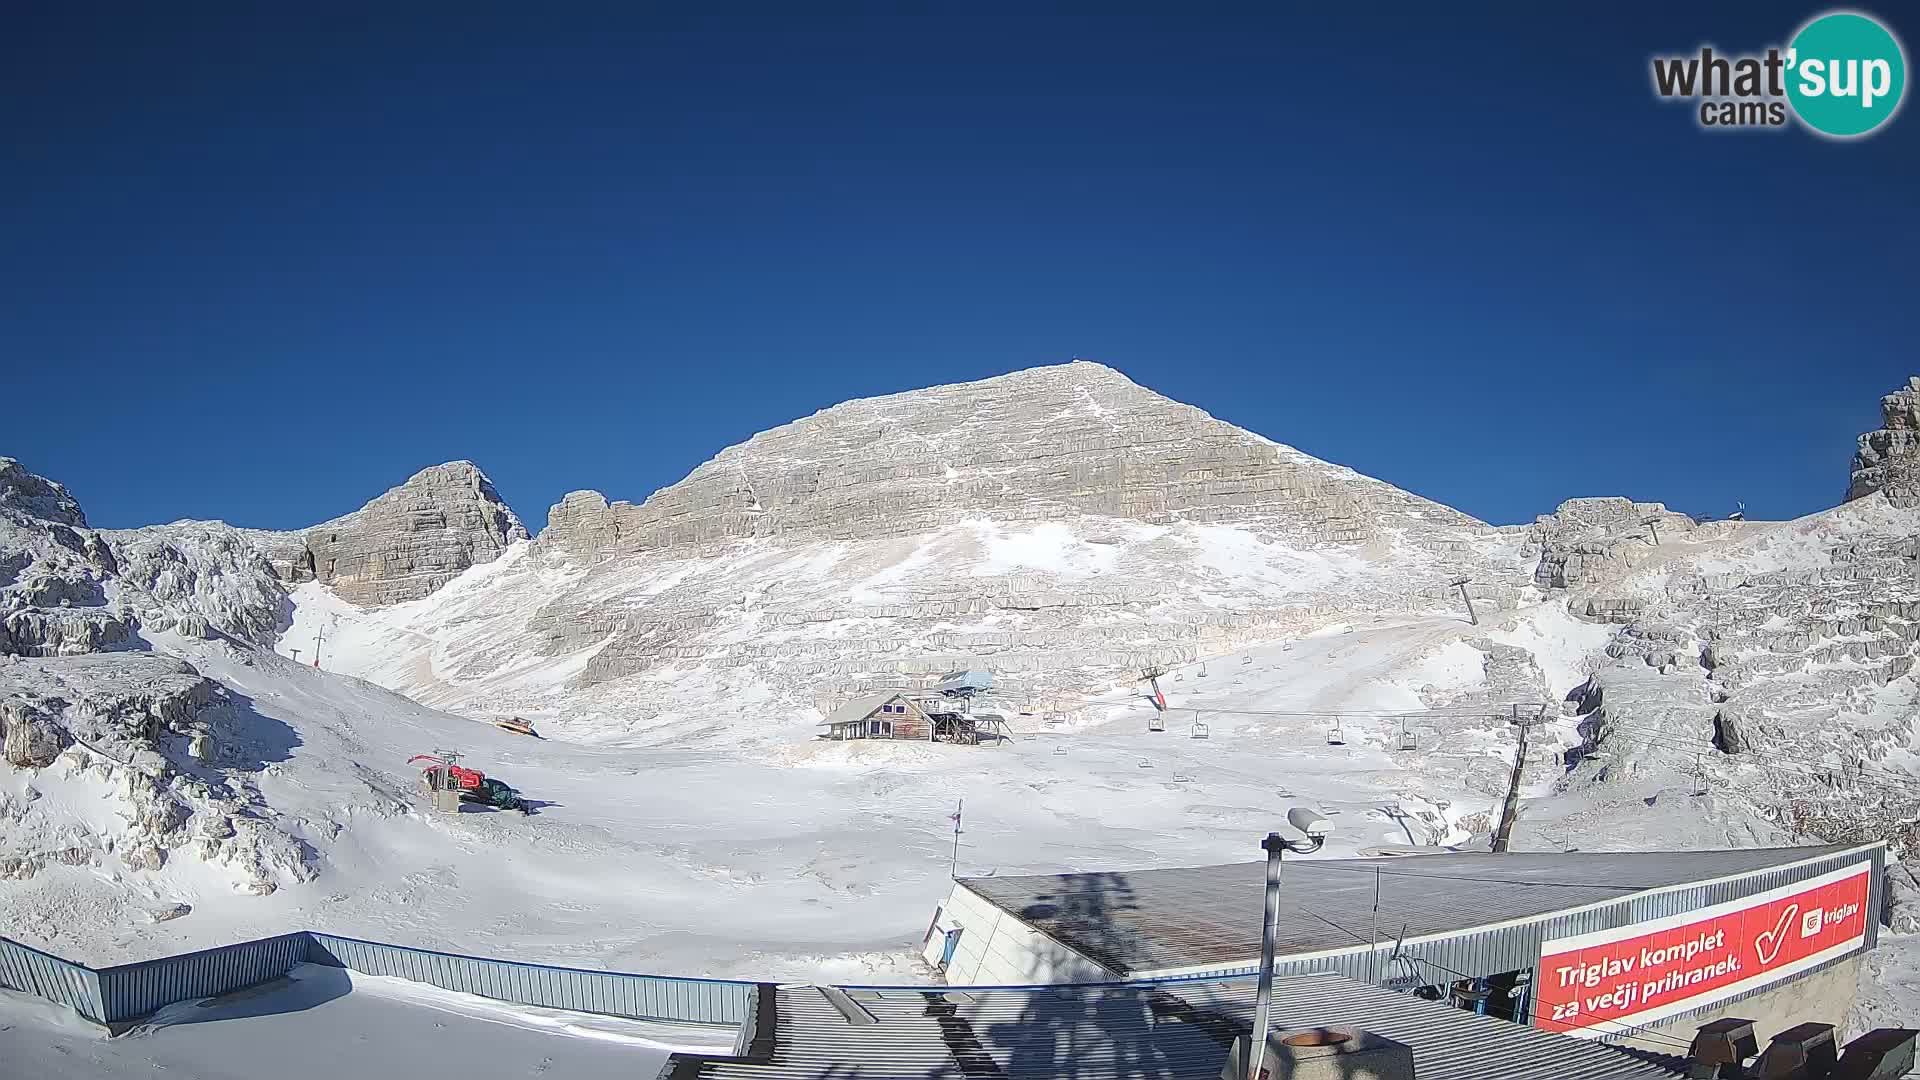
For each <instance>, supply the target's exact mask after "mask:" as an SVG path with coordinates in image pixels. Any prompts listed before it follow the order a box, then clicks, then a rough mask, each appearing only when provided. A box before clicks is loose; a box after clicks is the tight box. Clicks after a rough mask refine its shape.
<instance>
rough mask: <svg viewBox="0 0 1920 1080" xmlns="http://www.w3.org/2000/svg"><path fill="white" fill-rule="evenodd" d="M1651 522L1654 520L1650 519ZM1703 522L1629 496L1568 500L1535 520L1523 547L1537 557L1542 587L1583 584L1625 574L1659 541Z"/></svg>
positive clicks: (1536, 578)
mask: <svg viewBox="0 0 1920 1080" xmlns="http://www.w3.org/2000/svg"><path fill="white" fill-rule="evenodd" d="M1648 522H1651V523H1652V524H1648ZM1696 528H1698V526H1696V525H1695V524H1694V521H1693V519H1692V518H1690V517H1688V516H1687V515H1685V514H1678V513H1674V512H1673V511H1671V510H1668V509H1667V508H1666V507H1665V506H1664V505H1662V504H1660V503H1657V502H1645V503H1643V502H1633V501H1632V500H1630V499H1621V498H1601V499H1568V500H1567V501H1566V502H1563V503H1561V504H1560V506H1559V508H1558V509H1556V510H1555V511H1554V512H1553V513H1551V514H1543V515H1541V516H1540V517H1539V518H1536V519H1535V520H1534V523H1533V526H1532V527H1531V528H1529V529H1528V530H1527V539H1526V544H1525V546H1523V547H1522V548H1521V555H1522V557H1525V558H1537V559H1538V560H1539V563H1538V564H1537V566H1536V567H1535V568H1534V572H1533V583H1534V584H1535V585H1536V586H1538V587H1540V588H1542V589H1580V588H1585V587H1588V586H1593V585H1598V584H1601V583H1602V582H1605V581H1608V580H1610V579H1612V578H1615V577H1618V576H1620V575H1622V574H1624V573H1626V572H1627V571H1628V570H1629V569H1631V568H1632V567H1633V566H1635V565H1637V564H1638V563H1640V562H1643V561H1645V559H1646V558H1647V557H1648V556H1650V555H1651V554H1652V553H1653V551H1654V549H1655V547H1656V545H1655V543H1654V540H1655V537H1658V538H1659V539H1660V540H1661V541H1662V542H1668V541H1673V540H1678V539H1681V538H1683V537H1685V536H1687V535H1688V534H1690V533H1692V532H1693V531H1694V530H1695V529H1696Z"/></svg>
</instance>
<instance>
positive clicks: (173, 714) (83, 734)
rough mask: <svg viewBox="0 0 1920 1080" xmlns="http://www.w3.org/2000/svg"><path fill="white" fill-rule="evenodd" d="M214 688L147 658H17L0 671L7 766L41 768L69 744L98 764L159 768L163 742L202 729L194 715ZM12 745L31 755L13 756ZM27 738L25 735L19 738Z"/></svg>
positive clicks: (170, 661) (173, 664)
mask: <svg viewBox="0 0 1920 1080" xmlns="http://www.w3.org/2000/svg"><path fill="white" fill-rule="evenodd" d="M220 696H221V691H220V689H219V686H218V684H216V683H214V682H213V681H211V680H209V679H207V678H205V677H203V676H202V675H201V674H200V673H199V672H198V671H195V670H194V668H193V666H192V665H191V664H188V663H187V662H186V661H184V660H179V659H176V658H174V657H171V656H161V655H157V654H154V653H144V652H129V653H104V654H98V655H90V656H62V657H48V658H44V659H18V660H15V661H13V662H11V663H8V664H5V665H4V666H0V725H4V726H5V728H6V731H5V737H6V740H7V746H8V753H7V759H8V761H9V762H10V763H11V764H13V765H15V766H19V767H35V768H44V767H45V766H46V765H47V764H48V763H49V762H50V761H51V760H52V758H53V757H54V756H57V755H58V754H59V752H60V751H61V750H62V749H64V748H65V747H66V746H68V745H69V744H70V743H74V742H78V743H80V744H82V745H83V746H85V747H88V748H90V749H91V750H93V751H94V752H95V753H98V754H102V755H104V756H105V757H107V758H109V759H111V760H115V761H120V762H122V763H131V762H139V761H145V762H149V763H151V764H153V765H155V766H156V767H161V766H164V761H165V759H164V757H162V756H161V755H160V754H159V753H158V749H159V744H160V740H161V739H162V738H163V737H165V736H168V735H174V736H179V737H181V738H183V739H191V738H192V737H193V736H195V735H197V734H199V733H201V732H202V731H204V730H205V724H204V723H203V722H202V720H201V712H202V711H203V710H205V709H206V708H207V707H208V706H210V705H213V704H214V703H215V702H216V701H218V700H219V699H220ZM16 732H21V733H22V734H19V735H18V739H19V740H21V742H20V745H22V746H23V747H24V746H28V745H31V746H33V747H35V748H37V750H36V752H34V753H32V754H28V753H26V752H24V751H23V752H22V753H21V754H20V755H19V756H16V755H15V753H14V751H13V748H14V746H15V740H16ZM27 732H31V734H26V733H27Z"/></svg>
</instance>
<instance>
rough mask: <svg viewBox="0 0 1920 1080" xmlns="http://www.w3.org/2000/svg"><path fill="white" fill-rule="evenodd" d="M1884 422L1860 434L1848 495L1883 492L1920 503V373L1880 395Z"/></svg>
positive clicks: (1903, 503)
mask: <svg viewBox="0 0 1920 1080" xmlns="http://www.w3.org/2000/svg"><path fill="white" fill-rule="evenodd" d="M1880 414H1881V417H1882V420H1881V425H1880V427H1879V429H1878V430H1875V431H1869V432H1867V433H1866V434H1864V435H1862V436H1860V444H1859V449H1858V450H1856V451H1855V452H1854V455H1853V470H1852V473H1851V475H1850V476H1849V478H1848V483H1847V499H1848V500H1849V501H1851V500H1854V499H1859V498H1864V497H1866V496H1868V495H1871V494H1873V493H1874V492H1876V491H1877V492H1880V493H1882V494H1884V495H1885V496H1886V497H1887V501H1888V502H1891V503H1893V505H1895V506H1900V507H1912V506H1920V376H1915V377H1913V378H1911V379H1908V380H1907V385H1906V386H1905V387H1903V388H1901V389H1899V390H1895V391H1894V392H1893V393H1891V394H1888V395H1887V396H1886V397H1883V398H1881V399H1880Z"/></svg>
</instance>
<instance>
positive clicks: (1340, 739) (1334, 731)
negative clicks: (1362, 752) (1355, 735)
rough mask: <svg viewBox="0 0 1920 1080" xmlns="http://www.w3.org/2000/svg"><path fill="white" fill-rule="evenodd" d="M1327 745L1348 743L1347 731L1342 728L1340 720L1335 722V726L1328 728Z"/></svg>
mask: <svg viewBox="0 0 1920 1080" xmlns="http://www.w3.org/2000/svg"><path fill="white" fill-rule="evenodd" d="M1327 745H1328V746H1345V745H1347V733H1346V732H1344V731H1341V730H1340V721H1338V720H1335V721H1334V722H1333V726H1332V727H1330V728H1328V729H1327Z"/></svg>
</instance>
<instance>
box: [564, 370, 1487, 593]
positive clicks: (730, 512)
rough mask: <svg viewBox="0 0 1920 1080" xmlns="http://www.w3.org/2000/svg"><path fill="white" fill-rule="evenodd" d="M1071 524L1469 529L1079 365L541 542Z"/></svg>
mask: <svg viewBox="0 0 1920 1080" xmlns="http://www.w3.org/2000/svg"><path fill="white" fill-rule="evenodd" d="M1086 515H1093V516H1101V517H1109V518H1117V519H1122V520H1128V521H1138V522H1143V523H1147V524H1173V523H1191V524H1205V523H1226V522H1231V523H1234V524H1238V525H1243V526H1256V527H1259V528H1261V529H1263V530H1265V531H1268V532H1271V533H1273V534H1275V535H1280V536H1284V537H1286V538H1288V539H1291V540H1296V541H1302V542H1309V543H1330V544H1361V543H1364V542H1366V541H1369V540H1372V539H1375V538H1377V537H1379V536H1381V535H1382V533H1383V531H1385V530H1388V529H1392V528H1396V527H1426V528H1432V527H1435V526H1445V525H1460V526H1474V525H1479V524H1480V523H1479V522H1476V521H1475V520H1474V519H1472V518H1470V517H1468V516H1467V515H1465V514H1462V513H1460V512H1458V511H1456V510H1453V509H1451V508H1449V507H1445V506H1441V505H1439V504H1438V503H1433V502H1429V501H1427V500H1425V499H1421V498H1418V497H1417V496H1414V495H1411V494H1409V493H1407V492H1404V491H1401V490H1399V489H1398V488H1395V487H1393V486H1391V485H1389V484H1385V483H1382V482H1380V481H1378V480H1374V479H1371V478H1369V477H1365V476H1361V475H1360V474H1358V473H1355V472H1353V471H1352V470H1350V469H1344V468H1341V467H1339V466H1335V465H1330V464H1328V463H1326V462H1323V461H1319V460H1317V459H1315V458H1311V457H1308V456H1307V455H1305V454H1302V453H1301V452H1299V451H1298V450H1295V449H1293V448H1291V447H1287V446H1282V445H1280V444H1278V443H1275V442H1272V441H1270V440H1267V439H1264V438H1261V437H1259V436H1257V435H1254V434H1252V433H1251V432H1247V431H1244V430H1242V429H1240V428H1237V427H1234V426H1233V425H1232V424H1228V423H1225V422H1224V421H1220V420H1216V419H1214V418H1213V417H1211V416H1209V415H1207V414H1206V413H1205V412H1202V411H1201V410H1199V409H1196V408H1193V407H1192V406H1189V405H1183V404H1180V403H1178V402H1175V401H1171V400H1168V399H1167V398H1165V397H1162V396H1161V395H1159V394H1156V393H1154V392H1153V391H1151V390H1147V389H1145V388H1143V387H1141V386H1138V385H1136V384H1135V383H1133V382H1132V381H1131V380H1129V379H1128V378H1127V377H1126V376H1124V375H1122V374H1120V373H1119V372H1117V371H1114V370H1113V369H1111V368H1108V367H1104V366H1102V365H1100V364H1095V363H1089V362H1085V361H1076V362H1074V363H1071V364H1061V365H1056V366H1052V367H1041V368H1032V369H1029V370H1026V371H1019V372H1015V373H1013V374H1011V375H1003V376H999V377H997V378H991V379H983V380H981V381H979V382H971V383H961V384H958V385H953V386H938V387H933V388H931V389H926V390H916V391H912V392H909V393H904V394H892V395H889V396H886V397H877V398H866V399H863V400H859V401H850V402H846V403H845V404H841V405H836V406H834V407H832V408H830V409H826V410H823V411H821V412H818V413H815V414H814V415H812V416H810V417H807V418H806V419H803V420H797V421H795V422H793V423H791V424H786V425H783V426H781V427H777V428H774V429H772V430H770V431H765V432H762V433H760V434H758V435H755V436H754V437H753V438H751V439H748V440H747V441H746V442H744V443H740V444H738V445H735V446H731V447H728V448H727V449H726V450H723V451H721V452H720V453H719V454H718V455H716V456H715V457H714V458H713V459H712V460H711V461H708V462H707V463H706V464H704V465H701V466H700V467H699V468H697V469H695V470H694V471H693V472H692V473H691V474H689V475H688V476H687V478H686V479H685V480H682V481H681V482H680V483H678V484H675V485H673V486H672V487H669V488H665V489H663V490H661V491H658V492H655V493H654V495H653V496H652V497H650V498H649V499H647V500H646V501H645V502H644V503H642V504H640V505H638V506H635V505H633V504H631V503H626V502H615V503H612V504H608V503H607V501H606V500H605V498H604V497H602V496H601V495H600V494H599V493H597V492H574V493H572V494H570V495H568V496H567V497H566V498H565V499H563V500H562V501H561V502H560V503H559V505H557V506H555V507H554V509H553V512H552V515H551V517H550V519H549V525H548V528H547V529H546V531H545V532H543V533H542V534H541V537H540V542H541V543H542V544H544V545H548V546H550V547H558V548H562V549H565V550H567V551H569V552H574V553H577V554H581V555H586V556H590V557H604V556H608V555H611V554H614V553H616V552H638V551H664V550H668V549H673V548H698V547H702V546H705V547H711V546H713V545H715V544H718V543H722V542H726V541H730V540H739V539H747V538H780V539H783V540H789V541H830V540H850V539H856V538H858V539H875V538H883V537H894V536H910V535H915V534H920V533H925V532H929V531H932V530H935V529H938V528H941V527H944V526H946V525H949V524H952V523H953V522H954V521H955V520H957V519H959V518H961V517H963V516H978V517H986V518H992V519H993V520H995V521H1006V522H1019V521H1051V520H1059V519H1063V518H1071V517H1078V516H1086ZM1482 527H1484V526H1482Z"/></svg>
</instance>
